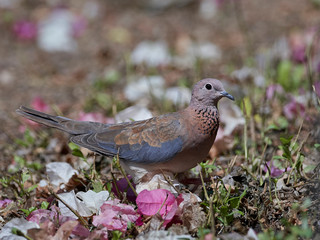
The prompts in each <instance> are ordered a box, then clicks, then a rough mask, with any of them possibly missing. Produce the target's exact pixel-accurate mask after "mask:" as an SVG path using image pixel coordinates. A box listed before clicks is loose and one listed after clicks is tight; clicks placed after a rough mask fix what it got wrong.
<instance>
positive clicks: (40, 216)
mask: <svg viewBox="0 0 320 240" xmlns="http://www.w3.org/2000/svg"><path fill="white" fill-rule="evenodd" d="M59 210H60V209H59V208H58V207H56V206H52V207H51V208H50V210H48V209H38V210H35V211H33V212H32V213H30V214H29V215H28V217H27V220H28V221H30V222H35V223H38V224H39V225H40V226H41V225H42V226H46V225H47V224H48V222H51V223H54V224H55V225H56V226H57V227H60V226H62V225H63V224H64V223H66V222H68V221H75V220H76V219H75V218H72V217H67V216H62V215H61V213H59ZM57 224H58V225H57ZM72 234H74V235H76V236H81V237H88V236H89V234H90V232H89V230H88V229H86V228H85V227H84V226H82V225H81V224H80V223H79V224H77V225H76V226H75V227H74V228H73V230H72Z"/></svg>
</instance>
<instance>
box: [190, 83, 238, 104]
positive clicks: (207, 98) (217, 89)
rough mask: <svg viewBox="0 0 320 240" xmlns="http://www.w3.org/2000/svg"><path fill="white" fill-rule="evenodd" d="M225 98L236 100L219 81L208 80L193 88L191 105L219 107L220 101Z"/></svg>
mask: <svg viewBox="0 0 320 240" xmlns="http://www.w3.org/2000/svg"><path fill="white" fill-rule="evenodd" d="M223 97H227V98H229V99H231V100H234V97H233V96H232V95H230V94H229V93H227V92H226V91H225V90H224V88H223V86H222V83H221V82H220V81H219V80H217V79H213V78H206V79H202V80H201V81H199V82H197V83H196V84H195V85H194V86H193V89H192V96H191V102H190V104H196V105H201V106H217V104H218V101H219V100H220V99H221V98H223Z"/></svg>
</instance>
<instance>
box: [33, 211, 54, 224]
mask: <svg viewBox="0 0 320 240" xmlns="http://www.w3.org/2000/svg"><path fill="white" fill-rule="evenodd" d="M55 217H57V215H56V213H55V212H53V211H50V210H47V209H38V210H35V211H33V212H32V213H30V214H29V215H28V217H27V220H28V221H30V222H35V223H38V224H39V225H40V224H41V223H43V222H46V221H47V220H49V221H53V220H54V218H55Z"/></svg>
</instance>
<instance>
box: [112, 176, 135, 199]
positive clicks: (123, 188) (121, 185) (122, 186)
mask: <svg viewBox="0 0 320 240" xmlns="http://www.w3.org/2000/svg"><path fill="white" fill-rule="evenodd" d="M130 179H131V177H129V180H130ZM116 185H117V188H118V190H119V191H120V192H126V197H127V199H128V200H129V201H131V202H135V201H136V198H137V197H136V195H135V194H134V192H133V190H132V189H131V188H130V187H129V184H128V182H127V180H126V179H125V178H122V179H120V180H119V181H117V182H116V183H112V192H113V193H114V194H115V195H116V196H117V197H120V196H118V192H117V190H116ZM133 187H135V184H134V183H133Z"/></svg>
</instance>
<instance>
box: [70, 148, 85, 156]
mask: <svg viewBox="0 0 320 240" xmlns="http://www.w3.org/2000/svg"><path fill="white" fill-rule="evenodd" d="M72 155H73V156H76V157H81V158H84V156H83V153H82V152H81V150H80V149H74V150H72Z"/></svg>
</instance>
